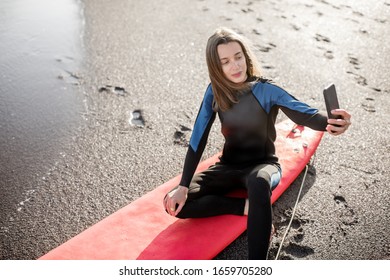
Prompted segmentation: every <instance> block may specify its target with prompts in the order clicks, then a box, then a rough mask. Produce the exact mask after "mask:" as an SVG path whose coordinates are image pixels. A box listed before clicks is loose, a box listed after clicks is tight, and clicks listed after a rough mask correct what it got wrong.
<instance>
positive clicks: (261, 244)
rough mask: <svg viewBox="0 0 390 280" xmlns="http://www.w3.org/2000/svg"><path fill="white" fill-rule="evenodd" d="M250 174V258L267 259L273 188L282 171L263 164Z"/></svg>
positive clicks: (247, 185) (248, 180)
mask: <svg viewBox="0 0 390 280" xmlns="http://www.w3.org/2000/svg"><path fill="white" fill-rule="evenodd" d="M248 174H249V175H248V177H247V180H246V187H247V189H248V201H249V209H248V230H247V233H248V254H249V257H248V258H249V259H266V257H267V252H268V247H269V241H270V234H271V228H272V206H271V189H272V188H273V187H275V185H277V184H278V183H279V180H280V171H279V169H278V168H277V167H276V166H274V165H270V164H262V165H258V166H256V167H255V168H253V169H251V170H250V171H249V172H248Z"/></svg>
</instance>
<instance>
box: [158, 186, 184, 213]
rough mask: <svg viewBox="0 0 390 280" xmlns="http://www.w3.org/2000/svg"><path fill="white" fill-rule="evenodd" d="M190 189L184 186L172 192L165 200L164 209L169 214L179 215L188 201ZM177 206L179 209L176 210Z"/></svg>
mask: <svg viewBox="0 0 390 280" xmlns="http://www.w3.org/2000/svg"><path fill="white" fill-rule="evenodd" d="M187 194H188V188H186V187H184V186H178V187H177V188H176V189H175V190H172V191H170V192H169V193H168V194H167V195H166V196H165V199H164V207H165V209H166V210H167V212H168V214H169V215H171V216H176V215H177V214H179V212H180V211H181V209H182V208H183V206H184V204H185V203H186V200H187ZM176 205H178V206H177V208H176Z"/></svg>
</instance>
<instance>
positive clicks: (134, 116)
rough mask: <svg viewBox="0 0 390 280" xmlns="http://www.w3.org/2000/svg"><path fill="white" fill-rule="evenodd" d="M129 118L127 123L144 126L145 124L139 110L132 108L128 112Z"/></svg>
mask: <svg viewBox="0 0 390 280" xmlns="http://www.w3.org/2000/svg"><path fill="white" fill-rule="evenodd" d="M130 115H131V116H130V120H129V123H130V124H131V125H133V126H137V127H144V126H145V120H144V117H143V116H142V111H141V110H134V111H133V112H131V114H130Z"/></svg>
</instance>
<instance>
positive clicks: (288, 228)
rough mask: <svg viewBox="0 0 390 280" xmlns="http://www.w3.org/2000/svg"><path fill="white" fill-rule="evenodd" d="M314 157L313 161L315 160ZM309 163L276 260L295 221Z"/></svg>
mask: <svg viewBox="0 0 390 280" xmlns="http://www.w3.org/2000/svg"><path fill="white" fill-rule="evenodd" d="M312 159H313V158H312ZM314 159H315V154H314ZM314 159H313V162H314ZM309 165H310V162H309V163H308V164H306V166H305V173H304V175H303V179H302V183H301V186H300V188H299V192H298V196H297V200H296V201H295V205H294V208H293V211H292V214H291V218H290V222H289V223H288V225H287V228H286V230H285V232H284V235H283V238H282V241H281V242H280V245H279V249H278V252H277V254H276V257H275V260H277V259H278V258H279V254H280V251H281V250H282V247H283V243H284V240H285V239H286V237H287V234H288V232H289V231H290V228H291V224H292V221H293V219H294V215H295V211H296V209H297V206H298V202H299V199H300V197H301V192H302V189H303V185H304V184H305V181H306V175H307V171H308V169H309Z"/></svg>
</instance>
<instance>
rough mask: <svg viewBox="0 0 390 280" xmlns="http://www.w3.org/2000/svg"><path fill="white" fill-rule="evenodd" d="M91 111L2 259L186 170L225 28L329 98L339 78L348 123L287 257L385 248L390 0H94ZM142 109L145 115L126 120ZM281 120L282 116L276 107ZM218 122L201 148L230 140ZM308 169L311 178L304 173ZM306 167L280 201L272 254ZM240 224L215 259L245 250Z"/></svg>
mask: <svg viewBox="0 0 390 280" xmlns="http://www.w3.org/2000/svg"><path fill="white" fill-rule="evenodd" d="M84 6H85V11H84V13H85V19H86V26H85V27H86V33H85V38H84V43H85V47H86V58H85V68H84V69H80V73H79V77H80V82H81V84H82V85H81V86H80V91H81V92H82V93H80V94H83V95H84V96H85V111H84V112H82V114H83V116H84V123H83V124H81V127H80V130H79V131H76V132H75V137H74V141H73V142H72V143H69V145H68V146H67V147H64V150H63V151H62V154H63V155H64V156H63V158H62V159H61V160H60V161H59V162H57V163H56V164H53V168H52V169H51V170H48V173H47V174H46V175H45V179H44V180H43V179H42V180H40V181H39V182H36V185H37V188H36V191H35V192H34V193H32V194H30V195H29V200H28V202H26V203H25V204H24V205H23V207H22V209H20V211H17V212H15V214H14V215H11V216H9V217H7V221H8V223H7V226H5V227H3V228H2V230H1V233H0V234H1V239H2V247H1V251H0V257H1V258H3V259H35V258H38V257H39V256H41V255H43V254H44V253H46V252H48V251H49V250H50V249H53V248H55V247H56V246H58V245H60V244H61V243H63V242H64V241H66V240H68V239H70V238H71V237H73V236H75V235H76V234H77V233H79V232H81V231H83V230H84V229H86V228H88V227H89V226H91V225H93V224H95V223H96V222H97V221H99V220H101V219H102V218H104V217H106V216H107V215H109V214H110V213H113V212H115V211H116V210H118V209H119V208H121V207H123V206H124V205H126V204H128V203H130V202H132V201H133V200H135V199H137V198H138V197H140V196H142V195H143V194H145V193H146V192H148V191H150V190H152V189H154V188H155V187H156V186H158V185H160V184H162V183H163V182H165V181H167V180H168V179H170V178H172V177H174V176H176V175H177V174H179V173H181V169H182V165H183V160H184V156H185V153H186V146H187V143H188V140H189V137H190V134H191V131H190V130H189V129H190V128H191V127H192V125H193V123H194V120H195V117H196V114H197V112H198V107H199V105H200V102H201V100H202V96H203V93H204V90H205V88H206V86H207V84H208V76H207V71H206V66H205V58H204V49H205V45H206V41H207V38H208V37H209V36H210V35H211V34H212V32H213V31H214V29H215V28H217V27H218V26H227V27H231V28H233V29H235V30H237V31H239V32H240V33H242V34H243V35H245V36H247V37H248V38H249V39H251V40H252V42H253V45H254V48H255V53H256V55H257V56H258V57H259V59H260V61H261V64H262V66H263V69H264V75H265V76H267V77H270V78H272V79H273V80H274V81H275V82H276V83H277V84H278V85H280V86H282V87H284V88H285V89H286V90H288V91H289V92H290V93H292V94H293V95H294V96H296V97H297V98H299V99H300V100H302V101H305V102H307V103H309V104H311V105H312V106H314V107H317V108H319V109H321V110H324V109H325V106H324V102H323V99H322V89H323V87H324V86H326V85H327V84H329V83H331V82H333V83H335V85H336V88H337V89H338V93H339V99H340V103H341V106H342V107H344V108H346V109H347V110H349V111H350V112H351V113H352V115H353V118H352V121H353V125H352V126H351V128H350V130H349V131H348V132H347V133H346V134H345V135H343V136H340V137H332V136H330V135H326V136H325V137H324V138H323V141H322V143H321V145H320V147H319V149H318V152H317V156H316V160H315V164H314V166H313V167H311V168H310V170H309V174H308V177H307V180H306V183H305V186H304V189H303V194H302V197H301V200H300V202H299V205H298V209H297V213H296V217H295V219H294V221H293V224H292V229H291V231H290V233H289V235H288V237H287V239H286V241H285V243H284V247H283V250H282V252H281V256H280V258H282V259H388V258H389V257H390V243H389V236H390V233H389V232H390V228H389V224H390V214H389V197H390V194H389V191H388V189H387V187H388V186H389V185H390V179H389V178H390V174H389V163H390V158H389V150H390V140H389V128H388V123H389V122H388V120H389V112H390V109H389V108H390V107H389V105H390V104H389V98H388V96H389V94H390V80H389V77H388V74H389V65H390V47H389V44H388V39H387V38H390V16H389V15H390V2H389V1H388V0H382V1H370V3H368V1H352V0H350V1H339V0H328V1H324V0H323V1H309V0H300V1H287V0H280V1H277V0H270V1H255V0H252V1H249V0H247V1H227V0H223V1H222V0H218V1H188V0H187V1H182V0H174V1H172V0H161V1H153V4H151V3H149V1H120V0H115V1H114V0H113V1H103V0H99V1H95V0H93V1H92V0H85V1H84ZM134 110H140V111H141V114H142V116H143V118H144V120H145V126H144V127H137V126H132V125H130V123H129V120H130V117H131V113H132V112H133V111H134ZM281 118H283V117H282V116H281ZM222 140H223V139H222V137H221V136H220V134H219V124H218V122H216V123H215V125H214V127H213V130H212V132H211V134H210V138H209V142H208V145H207V149H206V151H205V154H204V158H207V157H209V156H211V155H213V154H215V153H216V152H218V151H219V150H220V149H221V147H222V144H223V141H222ZM301 177H302V176H301ZM301 177H300V179H299V180H298V181H297V182H295V183H294V184H293V186H292V187H291V188H290V189H289V190H288V191H287V192H286V193H285V194H284V195H283V196H282V197H281V198H280V200H279V201H278V202H277V203H276V205H275V206H274V220H275V226H276V228H277V230H278V234H277V235H276V238H274V241H273V243H272V246H271V250H270V258H271V259H272V258H274V257H275V254H276V251H277V248H278V245H279V243H280V240H281V238H282V235H283V233H284V229H285V228H286V225H287V223H288V220H289V217H290V215H291V209H292V207H293V205H294V203H295V199H296V196H297V193H298V188H299V184H300V180H301ZM246 256H247V249H246V235H245V233H244V234H243V235H242V236H241V237H240V238H239V239H237V241H235V242H234V243H233V244H232V245H231V246H229V247H228V248H226V250H224V251H223V252H222V253H221V254H220V255H219V256H218V257H217V259H245V258H246Z"/></svg>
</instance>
